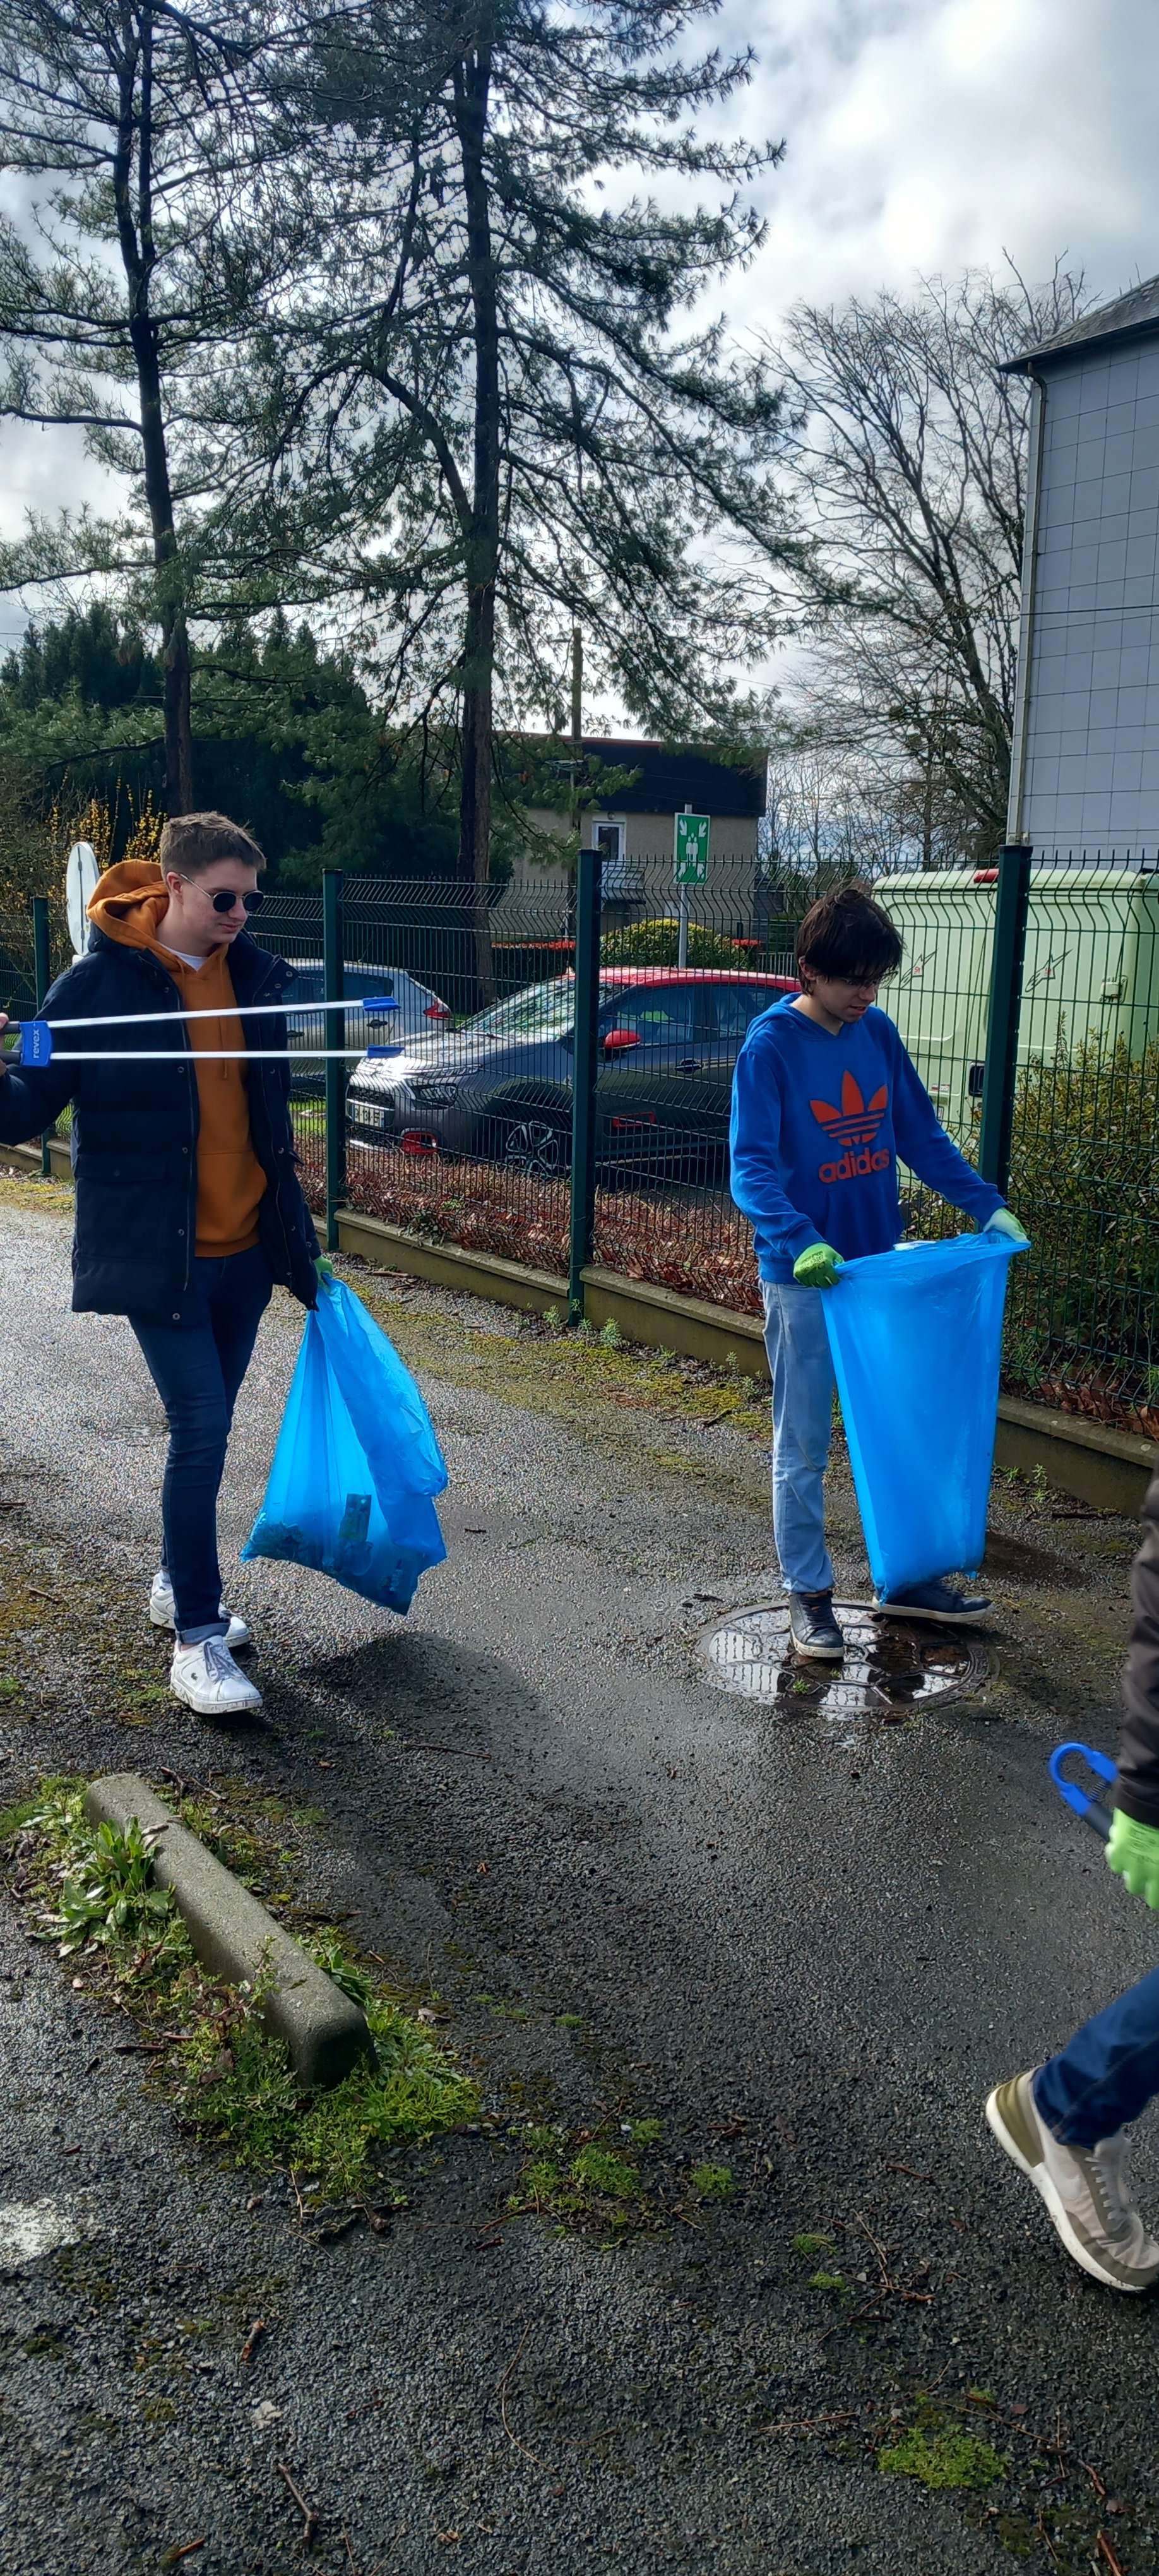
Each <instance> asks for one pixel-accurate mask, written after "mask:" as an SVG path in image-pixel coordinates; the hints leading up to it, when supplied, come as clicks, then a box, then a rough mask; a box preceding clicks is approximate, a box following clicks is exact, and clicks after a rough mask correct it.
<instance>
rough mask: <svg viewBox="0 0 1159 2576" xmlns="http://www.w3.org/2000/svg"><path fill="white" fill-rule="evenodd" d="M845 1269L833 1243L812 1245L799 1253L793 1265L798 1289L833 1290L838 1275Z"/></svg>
mask: <svg viewBox="0 0 1159 2576" xmlns="http://www.w3.org/2000/svg"><path fill="white" fill-rule="evenodd" d="M844 1267H845V1264H844V1262H843V1261H842V1258H841V1255H840V1253H839V1252H834V1249H833V1246H832V1244H831V1243H811V1244H810V1245H809V1247H808V1250H807V1251H805V1252H801V1253H798V1255H797V1258H796V1260H795V1262H794V1263H793V1277H794V1279H795V1280H796V1282H797V1286H798V1288H832V1287H833V1286H834V1284H835V1282H836V1278H837V1273H838V1271H839V1270H843V1269H844Z"/></svg>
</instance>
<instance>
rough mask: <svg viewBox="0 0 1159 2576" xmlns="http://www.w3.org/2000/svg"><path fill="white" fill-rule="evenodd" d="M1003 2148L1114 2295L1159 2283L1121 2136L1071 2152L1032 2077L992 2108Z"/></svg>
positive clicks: (1021, 2079) (1010, 2087)
mask: <svg viewBox="0 0 1159 2576" xmlns="http://www.w3.org/2000/svg"><path fill="white" fill-rule="evenodd" d="M986 2118H987V2120H988V2121H989V2124H990V2127H991V2128H992V2130H993V2132H994V2135H995V2137H996V2138H997V2140H998V2144H999V2146H1000V2147H1004V2148H1005V2150H1006V2153H1007V2155H1008V2156H1009V2158H1010V2161H1011V2164H1014V2165H1017V2167H1018V2170H1019V2173H1024V2174H1025V2176H1026V2179H1027V2181H1028V2182H1032V2183H1033V2185H1034V2188H1035V2190H1036V2192H1037V2193H1038V2195H1039V2198H1040V2200H1043V2201H1045V2203H1046V2206H1047V2209H1048V2210H1049V2212H1050V2216H1051V2218H1052V2220H1053V2222H1054V2226H1055V2229H1056V2231H1057V2233H1058V2235H1059V2236H1061V2238H1062V2241H1063V2244H1064V2245H1065V2247H1066V2250H1067V2253H1068V2254H1070V2255H1072V2256H1073V2258H1074V2260H1075V2262H1076V2263H1079V2264H1081V2266H1082V2269H1083V2271H1084V2272H1089V2273H1090V2275H1091V2278H1092V2280H1094V2281H1103V2282H1105V2283H1106V2286H1107V2288H1108V2290H1149V2289H1150V2287H1151V2285H1152V2282H1153V2281H1156V2280H1159V2245H1157V2244H1156V2242H1155V2239H1154V2237H1153V2236H1148V2234H1147V2230H1146V2228H1145V2227H1144V2225H1143V2221H1142V2219H1141V2218H1140V2216H1139V2212H1138V2210H1137V2209H1136V2208H1135V2207H1134V2205H1133V2203H1132V2200H1131V2194H1130V2190H1129V2188H1128V2184H1127V2166H1126V2158H1127V2139H1126V2133H1125V2131H1124V2130H1122V2129H1120V2130H1119V2132H1118V2135H1117V2136H1116V2137H1113V2138H1100V2140H1099V2143H1098V2145H1097V2146H1095V2147H1066V2146H1063V2144H1062V2142H1061V2140H1060V2139H1058V2138H1056V2137H1055V2135H1054V2132H1053V2130H1052V2129H1048V2128H1047V2125H1046V2122H1045V2120H1044V2119H1043V2118H1042V2116H1041V2113H1040V2112H1039V2109H1038V2105H1037V2103H1036V2102H1035V2099H1034V2078H1033V2074H1032V2073H1031V2074H1026V2075H1013V2076H1011V2078H1010V2080H1009V2082H1008V2083H1006V2084H997V2085H996V2086H995V2088H994V2091H993V2092H992V2094H991V2096H990V2099H989V2101H988V2102H987V2104H986Z"/></svg>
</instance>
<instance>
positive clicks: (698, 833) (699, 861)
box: [673, 814, 709, 885]
mask: <svg viewBox="0 0 1159 2576" xmlns="http://www.w3.org/2000/svg"><path fill="white" fill-rule="evenodd" d="M708 821H709V818H708V816H707V814H678V815H677V817H676V839H675V844H674V849H673V862H674V864H673V874H674V876H675V880H676V883H677V885H707V883H708Z"/></svg>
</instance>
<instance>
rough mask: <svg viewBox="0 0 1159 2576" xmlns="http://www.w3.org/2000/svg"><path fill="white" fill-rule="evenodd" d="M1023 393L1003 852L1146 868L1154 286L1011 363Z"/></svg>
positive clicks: (1155, 629)
mask: <svg viewBox="0 0 1159 2576" xmlns="http://www.w3.org/2000/svg"><path fill="white" fill-rule="evenodd" d="M1006 372H1007V373H1009V374H1015V373H1020V374H1023V375H1026V376H1028V377H1029V378H1030V379H1031V382H1032V385H1033V388H1034V392H1033V407H1032V414H1031V438H1030V453H1029V459H1028V470H1027V514H1026V540H1025V548H1024V554H1023V581H1022V616H1021V627H1020V633H1019V650H1018V688H1017V698H1016V708H1015V724H1014V740H1013V747H1012V762H1011V783H1010V807H1009V814H1008V820H1007V837H1008V839H1009V840H1011V841H1029V842H1032V843H1033V845H1034V848H1035V850H1036V852H1037V854H1038V856H1039V857H1040V858H1041V859H1049V858H1051V857H1053V856H1055V855H1058V856H1059V857H1069V856H1072V855H1073V856H1076V857H1077V856H1078V855H1080V854H1085V855H1086V856H1087V857H1088V858H1090V859H1095V858H1096V857H1099V856H1101V857H1102V858H1103V859H1104V860H1106V859H1109V858H1111V857H1112V855H1113V856H1114V857H1115V858H1118V859H1123V858H1125V857H1128V856H1129V857H1131V858H1132V859H1135V860H1142V859H1144V858H1146V859H1148V860H1150V861H1151V862H1152V863H1154V861H1155V859H1156V855H1157V854H1159V277H1152V278H1148V279H1147V280H1146V281H1145V282H1144V283H1143V284H1142V285H1141V286H1136V287H1132V289H1131V291H1130V293H1129V294H1127V295H1120V296H1117V297H1116V298H1115V300H1114V302H1113V303H1110V304H1104V305H1102V306H1100V308H1099V309H1098V311H1097V312H1093V313H1087V314H1084V315H1083V317H1082V319H1081V320H1080V321H1078V322H1074V323H1072V324H1071V325H1070V326H1069V328H1068V329H1067V330H1065V331H1060V332H1059V333H1058V334H1057V335H1056V336H1055V337H1054V338H1053V339H1051V340H1047V341H1044V342H1043V343H1042V344H1041V346H1040V347H1038V348H1035V349H1028V350H1026V351H1025V353H1024V354H1023V355H1022V356H1021V357H1019V358H1016V359H1013V360H1011V361H1010V362H1009V363H1008V366H1007V369H1006Z"/></svg>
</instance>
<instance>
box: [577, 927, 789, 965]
mask: <svg viewBox="0 0 1159 2576" xmlns="http://www.w3.org/2000/svg"><path fill="white" fill-rule="evenodd" d="M679 954H680V923H679V921H678V920H677V919H676V918H675V917H672V918H670V919H667V920H663V921H633V922H631V923H629V924H628V926H627V927H626V928H625V929H623V930H608V931H605V933H604V936H603V938H602V939H601V941H600V956H601V958H602V959H603V962H604V964H605V966H675V964H676V962H677V959H678V957H679ZM752 962H753V961H752V956H751V953H750V951H749V950H748V949H747V948H744V947H742V946H741V943H740V941H739V940H736V939H726V938H725V936H724V934H723V932H722V931H719V930H706V929H705V927H704V925H703V923H701V922H699V921H690V922H689V924H688V963H689V965H690V966H733V967H736V968H737V969H738V970H739V969H741V968H743V967H746V966H751V965H752Z"/></svg>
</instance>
